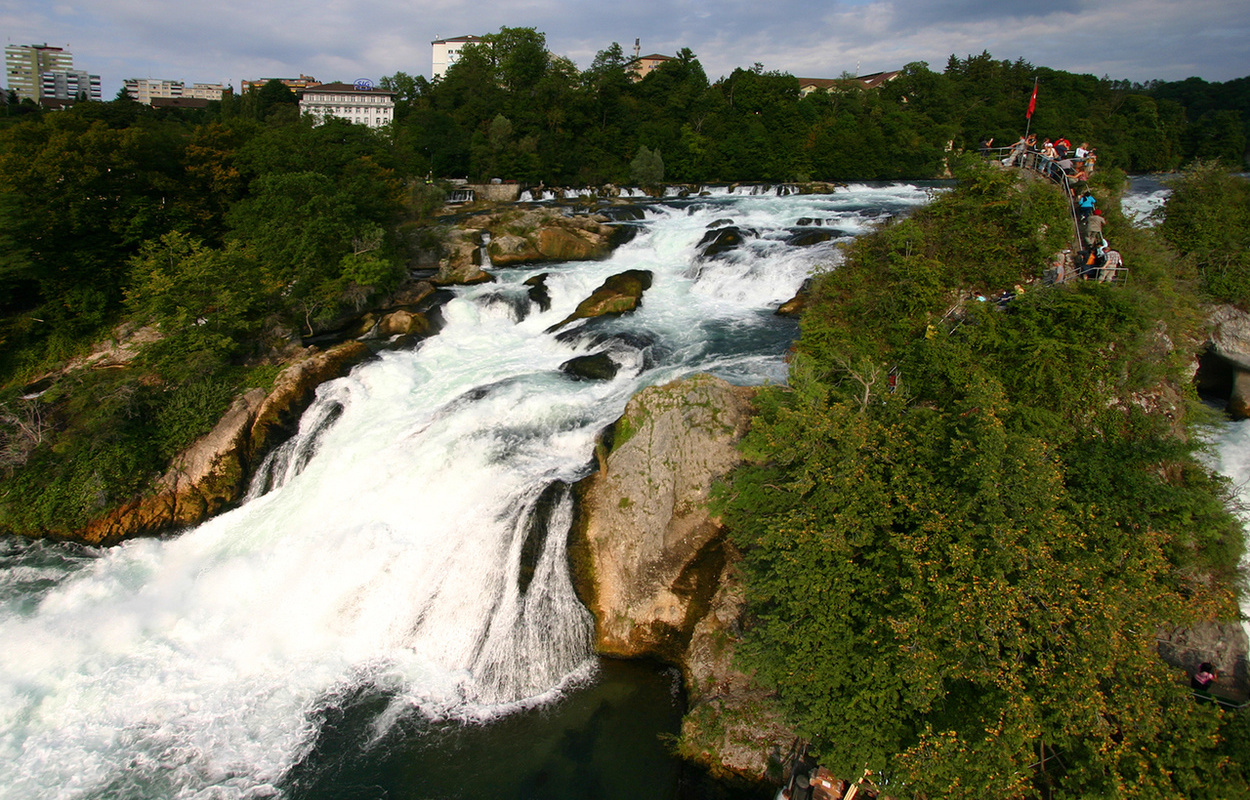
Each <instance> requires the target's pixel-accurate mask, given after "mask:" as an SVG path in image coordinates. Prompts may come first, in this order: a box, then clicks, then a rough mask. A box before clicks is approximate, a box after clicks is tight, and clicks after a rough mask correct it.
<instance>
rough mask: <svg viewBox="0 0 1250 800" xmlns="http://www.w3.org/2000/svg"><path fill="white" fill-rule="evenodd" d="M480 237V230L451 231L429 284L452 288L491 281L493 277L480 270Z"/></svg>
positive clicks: (459, 229)
mask: <svg viewBox="0 0 1250 800" xmlns="http://www.w3.org/2000/svg"><path fill="white" fill-rule="evenodd" d="M477 219H478V218H474V221H477ZM482 235H483V232H482V231H481V230H474V229H463V228H458V229H455V230H453V231H451V233H449V234H448V235H447V239H446V241H445V242H444V249H445V251H446V256H445V257H443V258H441V259H439V262H438V273H437V274H435V275H434V277H432V278H430V283H432V284H434V285H435V286H454V285H471V284H475V283H487V282H489V281H493V280H494V279H495V277H494V276H493V275H491V274H490V273H488V272H485V271H483V270H482V244H481V242H482Z"/></svg>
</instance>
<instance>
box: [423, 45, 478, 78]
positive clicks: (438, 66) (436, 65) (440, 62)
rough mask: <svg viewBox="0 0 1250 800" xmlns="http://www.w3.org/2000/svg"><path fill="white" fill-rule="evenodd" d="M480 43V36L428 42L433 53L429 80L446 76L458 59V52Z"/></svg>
mask: <svg viewBox="0 0 1250 800" xmlns="http://www.w3.org/2000/svg"><path fill="white" fill-rule="evenodd" d="M481 41H482V37H481V36H457V37H455V38H452V39H435V40H434V41H432V42H430V46H431V50H432V51H433V55H432V62H433V66H432V70H431V72H430V79H431V80H436V79H438V78H441V77H443V76H444V75H446V74H447V68H448V67H450V66H451V65H452V64H455V63H456V61H457V60H458V59H459V58H460V51H461V50H463V49H464V48H465V45H470V44H478V43H480V42H481Z"/></svg>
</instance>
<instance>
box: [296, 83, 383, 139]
mask: <svg viewBox="0 0 1250 800" xmlns="http://www.w3.org/2000/svg"><path fill="white" fill-rule="evenodd" d="M357 86H362V85H361V84H357V85H352V84H350V83H323V84H321V85H320V86H313V87H310V88H308V89H304V90H302V91H301V92H300V93H299V112H300V113H301V114H308V115H310V116H312V117H315V118H316V121H317V124H321V123H322V122H325V121H326V120H327V119H329V118H330V117H338V118H340V119H345V120H347V121H348V122H355V123H358V124H360V125H368V126H369V127H370V128H381V127H382V126H383V125H390V124H391V121H392V120H393V119H394V118H395V93H394V92H388V91H384V90H382V89H365V88H363V86H362V88H357Z"/></svg>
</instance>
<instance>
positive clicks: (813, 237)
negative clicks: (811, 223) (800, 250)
mask: <svg viewBox="0 0 1250 800" xmlns="http://www.w3.org/2000/svg"><path fill="white" fill-rule="evenodd" d="M834 236H835V233H834V232H833V231H829V230H820V231H794V232H793V233H791V234H790V235H789V236H787V237H786V244H788V245H790V246H792V247H811V246H812V245H815V244H822V243H824V242H827V241H830V240H831V239H833V238H834Z"/></svg>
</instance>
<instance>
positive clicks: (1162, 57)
mask: <svg viewBox="0 0 1250 800" xmlns="http://www.w3.org/2000/svg"><path fill="white" fill-rule="evenodd" d="M502 26H509V27H533V28H536V29H537V30H540V31H543V32H544V33H546V35H547V42H548V45H549V47H550V48H551V50H552V51H553V52H555V53H557V54H559V55H564V56H568V57H570V58H572V59H573V60H574V61H575V62H576V63H577V64H578V65H579V66H580V67H582V68H585V67H587V66H589V64H590V62H591V60H592V59H593V58H594V55H595V53H596V52H597V51H599V50H602V49H604V48H606V47H608V46H609V45H610V44H611V43H612V42H614V41H615V42H619V43H620V44H621V46H622V47H623V48H624V49H625V51H626V52H627V53H629V52H631V51H632V50H633V45H634V40H635V38H638V39H641V48H642V51H643V52H644V53H652V52H660V53H675V52H676V51H677V50H679V49H680V48H682V47H689V48H690V49H691V50H693V51H694V52H695V53H696V54H697V55H698V56H699V59H700V61H702V63H703V65H704V68H705V70H706V72H707V74H708V76H709V77H710V78H712V79H713V80H714V79H716V78H717V77H718V76H721V75H727V74H728V73H729V72H731V71H732V70H733V69H734V68H736V67H750V66H751V65H752V64H754V63H756V62H761V63H763V64H764V66H765V68H767V69H771V70H782V71H786V72H792V73H794V74H796V75H800V76H802V77H834V76H837V75H839V74H841V73H842V72H843V71H846V70H855V69H856V67H857V65H858V67H859V69H860V71H861V72H863V73H868V72H876V71H879V70H885V69H896V68H899V67H901V66H903V65H904V64H907V63H910V62H913V61H927V62H929V64H930V66H931V67H932V68H933V69H939V70H940V69H942V68H943V67H944V66H945V63H946V59H947V57H948V56H950V55H951V54H952V53H953V54H956V55H959V56H963V55H967V54H976V53H980V52H982V51H983V50H987V51H989V52H990V53H991V54H992V55H993V56H994V57H995V58H999V59H1008V60H1015V59H1017V58H1024V59H1025V60H1027V61H1029V62H1031V63H1033V64H1036V65H1038V66H1047V67H1052V68H1055V69H1061V70H1067V71H1071V72H1081V73H1092V74H1095V75H1100V76H1101V75H1108V76H1110V77H1112V78H1117V79H1119V78H1127V79H1130V80H1138V81H1145V80H1149V79H1153V78H1159V79H1165V80H1180V79H1183V78H1186V77H1189V76H1191V75H1198V76H1200V77H1203V78H1205V79H1207V80H1218V81H1224V80H1230V79H1232V78H1238V77H1243V76H1246V75H1250V48H1247V47H1246V46H1245V42H1246V41H1247V40H1248V39H1250V0H1191V1H1190V2H1187V3H1184V4H1180V3H1174V2H1163V1H1162V0H1104V2H1093V1H1092V0H1053V1H1052V2H1048V3H1045V4H1041V3H1038V2H1037V0H931V1H929V2H925V1H924V0H866V1H865V0H834V1H833V2H825V3H821V4H816V5H813V4H812V3H811V2H810V0H770V2H767V3H760V2H758V0H719V2H715V3H713V2H710V1H709V0H656V2H654V3H649V4H628V3H622V4H610V5H609V4H602V5H600V4H596V5H593V6H592V5H587V4H585V3H574V2H571V0H496V2H492V3H490V4H484V5H471V4H467V3H464V2H463V0H422V2H421V3H420V4H419V5H417V4H414V3H412V2H401V1H400V0H357V1H356V2H348V0H329V1H328V2H324V3H319V4H310V3H307V2H303V0H300V1H299V2H297V1H296V0H221V2H216V3H211V4H209V3H195V4H184V3H177V4H175V3H173V2H170V0H93V2H92V3H91V4H90V6H89V10H88V7H85V6H83V5H77V6H75V5H70V4H66V3H62V4H59V5H48V6H39V5H37V4H33V3H30V2H29V0H0V28H3V29H4V30H5V31H6V35H7V37H8V38H9V41H11V42H15V43H36V42H45V41H46V42H48V43H49V44H60V45H65V44H69V45H70V47H71V50H72V52H73V53H74V63H75V66H76V67H78V68H79V69H86V70H89V71H91V72H96V73H99V74H101V75H102V77H103V79H104V86H105V91H106V93H108V94H110V95H111V94H113V93H115V92H116V90H117V88H119V87H120V86H121V82H122V79H123V78H127V77H155V78H172V79H179V80H186V81H210V80H222V81H230V82H232V83H234V84H235V85H236V86H237V85H238V81H239V80H242V79H244V78H247V79H251V78H257V77H275V76H288V75H289V76H294V75H298V74H300V73H304V74H311V75H315V76H316V77H318V78H320V79H322V80H354V79H355V78H361V77H368V78H373V79H377V78H380V77H382V76H383V75H387V74H392V73H394V72H397V71H401V70H402V71H404V72H408V73H410V74H425V75H428V74H429V70H430V42H431V41H432V40H433V39H435V38H437V37H449V36H458V35H462V34H468V33H477V34H482V33H492V32H495V31H497V30H499V28H500V27H502Z"/></svg>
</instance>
